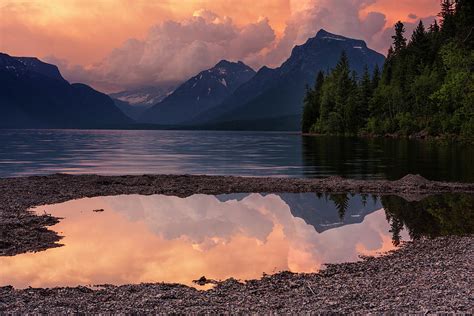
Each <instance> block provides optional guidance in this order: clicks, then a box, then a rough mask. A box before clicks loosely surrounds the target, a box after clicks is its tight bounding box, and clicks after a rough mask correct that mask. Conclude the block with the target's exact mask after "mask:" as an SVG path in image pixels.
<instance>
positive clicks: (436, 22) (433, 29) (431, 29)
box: [428, 20, 439, 33]
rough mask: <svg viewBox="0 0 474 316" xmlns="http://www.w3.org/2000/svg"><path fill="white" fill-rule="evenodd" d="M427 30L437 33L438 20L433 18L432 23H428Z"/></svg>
mask: <svg viewBox="0 0 474 316" xmlns="http://www.w3.org/2000/svg"><path fill="white" fill-rule="evenodd" d="M428 31H429V32H430V33H438V32H439V25H438V21H436V20H434V22H433V24H431V25H430V27H429V29H428Z"/></svg>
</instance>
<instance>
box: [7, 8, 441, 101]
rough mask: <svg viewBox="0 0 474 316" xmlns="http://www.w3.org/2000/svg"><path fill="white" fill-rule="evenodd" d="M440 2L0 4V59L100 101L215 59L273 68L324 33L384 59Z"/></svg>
mask: <svg viewBox="0 0 474 316" xmlns="http://www.w3.org/2000/svg"><path fill="white" fill-rule="evenodd" d="M438 11H439V1H438V0H417V1H412V0H397V1H394V0H258V1H255V0H239V1H234V0H0V51H2V52H4V53H7V54H10V55H14V56H36V57H39V58H40V59H42V60H45V61H48V62H51V63H54V64H56V65H58V66H59V68H60V70H61V72H62V73H63V75H64V76H65V78H66V79H68V80H70V81H72V82H84V83H88V84H91V85H92V86H94V87H96V88H98V89H100V90H103V91H106V92H112V91H120V90H126V89H134V88H139V87H143V86H153V85H173V84H176V83H177V82H181V81H183V80H185V79H187V78H189V77H191V76H193V75H195V74H196V73H198V72H199V71H201V70H204V69H207V68H210V67H212V66H213V65H214V64H216V63H217V62H218V61H219V60H221V59H228V60H233V61H237V60H242V61H244V62H245V63H247V64H248V65H250V66H251V67H253V68H255V69H258V68H260V67H261V66H263V65H267V66H270V67H276V66H279V65H280V64H281V63H282V62H283V61H284V60H285V59H286V58H288V56H289V54H290V53H291V49H292V48H293V47H294V46H295V45H300V44H303V43H304V42H305V41H306V40H307V39H308V38H309V37H313V36H314V35H315V34H316V32H317V31H318V30H319V29H321V28H324V29H326V30H327V31H329V32H333V33H338V34H340V35H345V36H349V37H355V38H359V39H363V40H365V41H366V42H367V43H368V45H369V47H371V48H373V49H375V50H377V51H379V52H381V53H384V54H385V52H386V50H387V48H388V46H389V45H390V35H391V32H392V26H393V24H394V23H395V22H396V21H398V20H402V21H404V22H406V26H407V33H408V34H409V33H410V32H411V31H412V29H413V28H414V26H415V24H416V23H417V22H418V21H419V19H422V20H423V21H425V22H427V23H430V22H432V21H433V19H434V18H435V17H436V15H437V13H438Z"/></svg>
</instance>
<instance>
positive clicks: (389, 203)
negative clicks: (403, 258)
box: [381, 194, 474, 245]
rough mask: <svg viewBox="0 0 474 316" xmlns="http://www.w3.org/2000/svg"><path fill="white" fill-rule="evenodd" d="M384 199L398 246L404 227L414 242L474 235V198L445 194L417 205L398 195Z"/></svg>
mask: <svg viewBox="0 0 474 316" xmlns="http://www.w3.org/2000/svg"><path fill="white" fill-rule="evenodd" d="M381 200H382V205H383V207H384V209H385V213H386V216H387V221H388V222H389V223H390V226H391V233H392V238H393V243H394V245H398V244H399V243H400V232H401V230H402V229H403V228H405V229H407V230H408V233H409V235H410V237H411V238H412V239H419V238H421V237H429V238H434V237H439V236H448V235H468V234H472V233H474V195H468V194H445V195H437V196H431V197H428V198H426V199H423V200H422V201H417V202H407V201H406V200H404V199H403V198H401V197H398V196H384V197H382V199H381Z"/></svg>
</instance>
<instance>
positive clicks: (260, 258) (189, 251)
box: [0, 193, 474, 288]
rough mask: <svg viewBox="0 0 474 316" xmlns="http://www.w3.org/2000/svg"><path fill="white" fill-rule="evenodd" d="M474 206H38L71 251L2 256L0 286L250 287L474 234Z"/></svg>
mask: <svg viewBox="0 0 474 316" xmlns="http://www.w3.org/2000/svg"><path fill="white" fill-rule="evenodd" d="M473 206H474V197H473V196H470V195H443V196H435V197H430V198H427V199H425V200H423V201H421V202H406V201H405V200H403V199H401V198H399V197H391V196H388V197H382V198H378V197H376V196H368V195H348V194H338V195H329V194H315V193H301V194H294V193H280V194H226V195H218V196H209V195H194V196H191V197H188V198H178V197H173V196H163V195H152V196H140V195H122V196H112V197H96V198H87V199H80V200H73V201H68V202H65V203H60V204H55V205H47V206H42V207H38V208H36V210H37V211H38V212H41V213H43V212H45V211H46V212H47V213H51V214H53V215H55V216H58V217H63V218H64V219H63V220H61V221H60V223H59V224H57V225H55V226H53V227H52V229H54V230H55V231H56V232H58V233H59V234H60V235H62V236H64V239H63V240H62V241H61V242H62V243H63V244H64V247H59V248H53V249H49V250H46V251H43V252H39V253H27V254H22V255H17V256H14V257H0V267H1V274H0V285H7V284H11V285H13V286H15V287H20V288H21V287H27V286H34V287H51V286H69V285H71V286H74V285H87V284H104V283H110V284H125V283H140V282H176V283H182V284H188V285H192V283H191V282H192V281H191V280H194V279H197V278H199V277H200V276H202V275H205V276H206V277H208V278H211V279H226V278H230V277H234V278H237V279H241V280H247V279H253V278H259V277H260V276H261V275H262V273H274V272H278V271H283V270H290V271H293V272H315V271H318V270H319V269H320V268H321V266H322V265H323V264H324V263H338V262H350V261H357V260H358V259H359V256H360V255H376V254H378V253H381V252H386V251H389V250H393V249H395V248H396V246H398V244H399V243H400V242H401V241H402V240H408V239H410V238H412V239H416V238H420V237H423V236H427V237H435V236H440V235H449V234H469V233H472V232H473V222H474V221H473V219H474V218H473V215H472V214H473V212H472V210H473ZM99 209H101V210H104V211H103V212H93V210H99Z"/></svg>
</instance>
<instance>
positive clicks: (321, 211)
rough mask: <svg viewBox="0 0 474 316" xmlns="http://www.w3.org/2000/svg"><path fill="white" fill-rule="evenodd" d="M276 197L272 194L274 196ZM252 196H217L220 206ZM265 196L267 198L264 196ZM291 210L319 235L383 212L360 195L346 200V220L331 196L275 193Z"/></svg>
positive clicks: (375, 203) (245, 194)
mask: <svg viewBox="0 0 474 316" xmlns="http://www.w3.org/2000/svg"><path fill="white" fill-rule="evenodd" d="M272 194H273V193H272ZM249 195H250V193H231V194H221V195H216V198H217V199H218V200H219V201H221V202H226V201H230V200H236V201H242V200H243V199H245V198H246V197H248V196H249ZM261 195H262V196H266V195H268V194H263V193H261ZM275 195H277V196H279V197H280V198H281V199H282V200H283V201H284V202H285V203H286V204H287V205H288V208H289V209H290V212H291V215H293V216H294V217H298V218H301V219H303V220H304V221H305V223H306V224H308V225H311V226H313V227H314V229H315V230H316V231H317V232H318V233H322V232H324V231H326V230H330V229H334V228H338V227H342V226H345V225H350V224H358V223H362V222H363V221H364V218H365V217H366V216H367V215H369V214H371V213H373V212H375V211H377V210H380V209H382V208H383V206H382V203H381V202H380V199H378V198H377V199H376V200H368V201H364V200H363V198H362V196H361V195H355V196H351V197H348V198H347V205H345V209H344V216H343V217H342V218H341V214H340V212H339V210H338V206H337V205H336V204H335V203H334V201H332V200H331V198H330V195H329V196H318V195H317V194H316V193H275Z"/></svg>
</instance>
